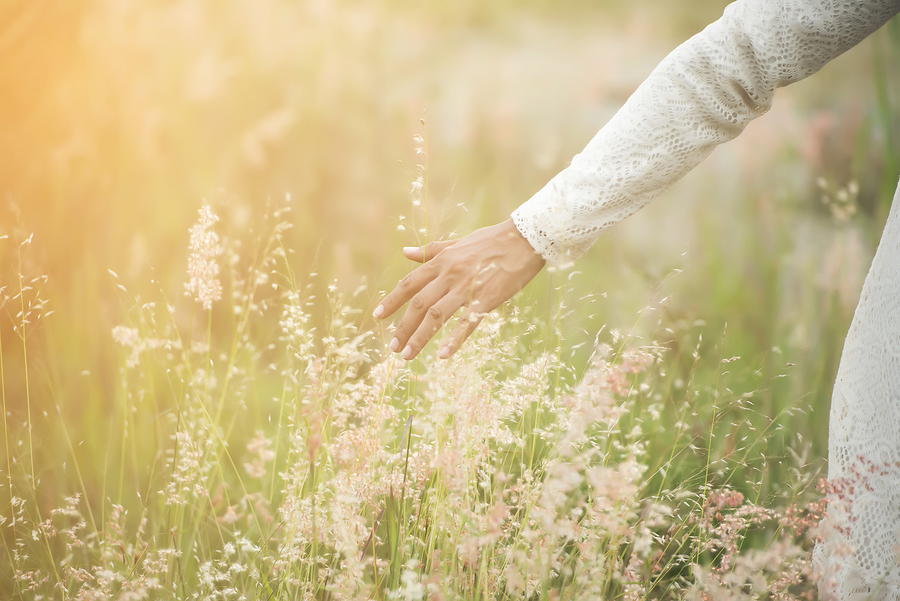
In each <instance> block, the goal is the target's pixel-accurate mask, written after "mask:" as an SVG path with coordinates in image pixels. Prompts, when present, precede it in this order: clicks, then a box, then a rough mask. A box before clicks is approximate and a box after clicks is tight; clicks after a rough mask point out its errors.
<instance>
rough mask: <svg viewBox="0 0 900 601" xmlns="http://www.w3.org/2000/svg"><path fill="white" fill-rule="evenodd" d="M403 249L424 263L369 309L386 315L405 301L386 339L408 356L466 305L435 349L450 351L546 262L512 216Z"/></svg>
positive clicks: (446, 353) (442, 354)
mask: <svg viewBox="0 0 900 601" xmlns="http://www.w3.org/2000/svg"><path fill="white" fill-rule="evenodd" d="M403 254H404V255H405V256H406V258H408V259H410V260H413V261H418V262H419V263H423V265H422V266H421V267H417V268H416V269H415V270H414V271H412V272H411V273H410V274H408V275H407V276H406V277H405V278H403V280H401V281H400V283H399V284H398V285H397V287H396V288H394V290H393V291H392V292H391V293H390V294H388V295H387V296H386V297H384V300H382V301H381V304H380V305H379V306H378V308H377V309H375V313H374V315H375V317H377V318H378V319H384V318H386V317H390V316H391V315H392V314H393V313H394V312H395V311H397V309H399V308H400V307H401V306H403V304H404V303H406V301H409V307H408V308H407V309H406V314H405V315H404V316H403V319H401V320H400V324H399V325H398V326H397V328H396V330H394V339H393V340H391V350H392V351H394V352H395V353H396V352H398V351H400V350H401V349H402V350H403V352H402V353H401V354H400V356H401V357H403V358H404V359H406V360H407V361H408V360H410V359H412V358H413V357H415V356H416V355H418V354H419V352H420V351H421V350H422V348H423V347H424V346H425V344H426V343H427V342H428V341H429V340H431V337H432V336H434V335H435V333H437V331H438V330H439V329H440V328H441V326H442V325H444V322H446V321H447V320H448V319H450V317H452V316H453V314H454V313H456V310H457V309H459V308H460V307H466V309H465V310H464V311H463V314H462V316H461V317H460V319H459V322H458V323H457V325H456V328H455V329H454V330H453V333H452V334H450V336H449V337H448V338H446V339H444V341H443V342H442V343H441V350H440V352H439V353H438V357H440V358H441V359H446V358H448V357H450V356H451V355H453V353H455V352H456V351H457V350H458V349H459V347H460V346H462V343H463V342H465V341H466V339H467V338H468V337H469V335H470V334H471V333H472V332H473V331H475V328H477V327H478V324H479V323H481V320H482V318H483V317H484V316H485V315H486V314H487V313H489V312H491V311H493V310H494V309H496V308H497V307H499V306H500V305H501V304H503V303H504V302H505V301H507V300H508V299H509V298H510V297H512V295H514V294H515V293H516V292H518V291H519V290H521V289H522V288H524V287H525V284H527V283H528V282H530V281H531V279H532V278H534V276H535V275H537V273H538V272H539V271H540V270H541V268H542V267H543V266H544V263H545V261H544V259H543V258H542V257H541V256H540V255H539V254H538V253H537V252H535V250H534V249H533V248H532V247H531V244H530V243H529V242H528V240H526V239H525V238H524V237H523V236H522V234H520V233H519V230H517V229H516V226H515V225H514V224H513V221H512V219H509V220H507V221H504V222H503V223H500V224H497V225H493V226H491V227H486V228H482V229H480V230H476V231H474V232H472V233H471V234H469V235H468V236H466V237H464V238H460V239H459V240H447V241H445V242H431V243H429V244H427V245H425V246H424V247H418V248H404V249H403Z"/></svg>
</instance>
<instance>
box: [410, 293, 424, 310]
mask: <svg viewBox="0 0 900 601" xmlns="http://www.w3.org/2000/svg"><path fill="white" fill-rule="evenodd" d="M409 306H410V307H412V308H413V309H421V308H422V307H424V306H425V299H424V298H422V295H421V294H417V295H415V296H414V297H412V300H411V301H409Z"/></svg>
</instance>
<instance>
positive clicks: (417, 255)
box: [403, 246, 424, 263]
mask: <svg viewBox="0 0 900 601" xmlns="http://www.w3.org/2000/svg"><path fill="white" fill-rule="evenodd" d="M423 254H424V253H423V252H422V247H421V246H404V247H403V256H404V257H406V258H407V259H409V260H410V261H415V262H416V263H421V262H422V256H423Z"/></svg>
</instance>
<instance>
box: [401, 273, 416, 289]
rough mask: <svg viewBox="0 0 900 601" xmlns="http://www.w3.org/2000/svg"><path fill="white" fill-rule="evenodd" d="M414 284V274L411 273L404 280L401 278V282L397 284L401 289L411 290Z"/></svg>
mask: <svg viewBox="0 0 900 601" xmlns="http://www.w3.org/2000/svg"><path fill="white" fill-rule="evenodd" d="M412 285H413V278H412V274H411V273H410V274H407V275H406V276H404V277H403V279H402V280H400V283H399V284H398V285H397V287H398V288H399V289H401V290H409V289H410V288H412Z"/></svg>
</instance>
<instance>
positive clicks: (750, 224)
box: [0, 0, 900, 458]
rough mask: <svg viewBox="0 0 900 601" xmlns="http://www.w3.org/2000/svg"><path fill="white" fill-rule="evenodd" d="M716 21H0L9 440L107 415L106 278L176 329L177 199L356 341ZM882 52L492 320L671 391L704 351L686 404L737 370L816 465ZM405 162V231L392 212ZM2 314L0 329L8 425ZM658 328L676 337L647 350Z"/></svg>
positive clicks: (344, 0)
mask: <svg viewBox="0 0 900 601" xmlns="http://www.w3.org/2000/svg"><path fill="white" fill-rule="evenodd" d="M725 4H726V3H725V2H722V1H718V0H683V1H681V2H670V1H663V0H652V1H647V2H641V3H633V2H625V1H624V0H614V1H590V0H568V1H565V2H561V1H558V0H515V1H514V0H493V1H491V2H484V1H481V0H453V1H451V0H432V1H430V2H419V1H416V2H413V1H411V0H370V1H366V2H357V1H351V0H306V1H299V2H297V1H287V0H254V1H252V2H237V1H236V2H217V1H213V0H155V1H152V2H151V1H144V2H125V1H123V0H69V1H67V2H55V1H52V0H6V1H5V2H3V3H2V4H0V195H2V200H0V235H3V234H7V235H9V238H7V239H5V240H0V253H2V254H0V256H2V262H0V286H5V287H6V290H7V294H11V291H13V292H14V291H15V289H16V287H17V286H18V280H17V277H18V274H20V273H21V274H23V275H24V276H26V277H28V278H31V277H36V276H37V275H47V276H48V279H47V283H46V285H45V286H44V288H43V290H42V292H41V294H42V295H43V296H44V297H45V298H46V299H47V300H48V303H49V304H48V309H51V310H53V311H54V313H53V314H52V315H50V316H48V317H46V319H45V320H44V327H42V328H41V327H38V328H37V329H35V330H34V331H33V333H32V334H31V336H30V338H29V340H28V345H29V347H28V348H29V352H32V349H34V352H32V355H31V356H32V359H31V361H33V362H34V365H33V371H34V373H36V374H38V375H39V377H40V382H41V386H40V387H39V390H38V394H37V395H36V396H35V401H34V402H35V403H36V404H37V409H38V411H37V412H36V413H39V411H40V410H48V411H50V410H52V408H53V406H54V405H55V404H57V403H59V404H60V405H62V406H63V407H64V409H63V410H64V411H65V412H68V413H69V414H70V415H71V419H72V420H73V421H75V422H77V421H78V420H79V419H82V420H85V422H84V424H83V427H82V428H75V430H74V431H76V432H82V434H84V433H88V434H87V435H89V432H90V424H89V420H90V419H97V418H98V417H99V416H102V414H103V411H104V410H103V408H104V407H109V405H110V404H111V403H112V402H113V400H114V398H115V394H114V392H113V391H114V389H115V379H116V372H117V369H118V368H119V367H120V366H121V363H122V351H121V350H120V349H117V348H116V347H115V345H114V343H113V340H112V337H111V335H110V332H111V329H112V327H113V326H115V325H117V324H119V323H122V322H123V321H124V320H125V319H126V314H127V311H128V309H129V307H130V306H131V303H132V302H133V299H132V298H130V297H128V296H127V295H123V294H122V293H121V291H120V290H119V289H117V287H116V284H117V282H116V280H115V279H114V278H113V277H112V276H111V275H110V274H109V272H108V270H113V271H114V272H116V273H117V274H118V275H119V278H120V282H121V283H122V284H123V285H124V286H125V287H126V288H127V289H129V290H132V289H135V290H158V291H162V292H163V293H164V295H165V296H166V298H167V299H168V300H169V302H172V303H176V299H180V300H178V301H177V302H179V303H187V301H186V300H184V299H181V295H182V291H183V286H182V284H183V282H184V279H185V275H184V273H185V265H186V255H187V248H186V247H187V230H188V227H189V226H190V225H191V224H192V223H193V222H194V220H195V219H196V215H197V210H198V208H199V207H200V205H201V202H202V199H207V200H208V201H210V202H211V203H212V204H213V207H214V208H215V210H216V211H217V212H219V213H220V214H221V215H222V216H223V221H222V224H221V225H222V231H224V232H226V234H227V235H228V236H229V237H231V238H233V239H251V240H252V239H253V236H254V235H256V234H258V233H259V232H261V231H263V230H264V229H265V227H266V220H265V219H264V215H265V214H266V213H267V212H270V211H271V210H272V209H274V208H275V207H278V206H283V205H284V204H289V205H290V206H291V208H292V214H293V221H294V223H295V227H294V228H293V229H292V230H291V231H290V232H289V233H288V234H287V240H286V241H287V244H286V246H287V247H289V248H291V249H293V251H294V254H293V255H292V256H291V262H292V265H293V266H294V269H295V271H296V273H297V274H298V276H299V277H300V278H302V279H309V275H310V274H311V273H313V272H316V273H317V274H318V277H317V278H315V279H314V280H313V287H314V288H316V289H320V290H321V289H322V288H323V287H324V286H326V285H328V284H330V283H331V282H332V281H334V280H337V284H338V286H339V288H341V289H343V290H347V291H351V290H354V289H356V288H357V287H358V286H359V285H360V283H361V282H365V283H366V284H367V288H366V291H365V293H364V294H363V295H362V299H361V300H360V301H359V306H360V308H362V309H365V311H363V312H362V315H363V317H361V321H362V322H363V323H362V327H364V328H371V327H374V325H373V323H372V320H371V319H370V318H368V317H367V316H368V313H369V311H370V310H371V309H372V308H373V307H374V305H375V304H376V299H377V298H378V296H379V293H380V291H386V290H389V289H390V288H391V287H392V286H393V284H394V283H395V282H396V281H397V279H398V278H399V277H401V276H402V275H403V274H404V273H405V272H406V271H407V270H408V269H409V266H408V265H407V264H405V263H404V260H403V258H402V256H401V254H400V247H402V246H408V245H416V244H419V243H421V242H423V241H424V240H426V239H436V238H440V237H446V236H451V235H453V233H454V232H455V233H456V234H463V233H465V232H468V231H470V230H471V229H473V228H476V227H481V226H484V225H489V224H492V223H495V222H498V221H500V220H503V219H505V218H506V217H507V216H508V215H509V213H510V212H511V211H512V210H513V209H514V208H515V207H516V206H517V205H518V204H520V203H521V202H524V201H525V200H527V199H528V198H529V197H530V196H531V195H532V194H533V193H534V192H536V191H537V190H538V189H540V187H542V186H543V184H544V183H546V181H547V180H549V179H550V178H551V177H552V176H553V175H554V174H555V173H556V172H558V171H559V170H560V169H562V168H563V167H565V165H566V164H567V163H568V161H569V160H570V158H571V157H572V156H573V155H574V154H575V153H577V152H578V151H579V150H580V149H581V148H582V147H583V146H584V144H585V143H586V142H587V141H588V140H589V139H590V138H591V137H592V136H593V134H594V133H595V132H596V131H597V129H598V128H599V127H600V126H602V124H603V123H604V122H605V121H606V120H607V119H608V118H609V117H610V116H611V115H612V114H613V113H614V112H615V110H616V109H617V107H618V106H620V105H621V104H622V102H623V101H624V100H625V99H626V98H627V97H628V96H629V94H630V93H631V92H633V90H634V89H635V88H636V87H637V85H638V84H639V83H640V82H641V81H642V79H643V78H644V77H645V76H646V75H647V74H648V73H649V72H650V70H651V69H652V68H653V67H654V66H655V65H656V63H657V62H658V61H659V60H660V59H662V58H663V57H664V56H665V55H666V54H667V53H668V52H669V51H670V50H671V49H672V48H674V47H675V46H676V45H677V44H678V43H679V42H680V41H682V40H684V39H686V38H687V37H688V36H690V35H692V34H693V33H696V32H697V31H699V30H700V29H701V28H702V27H703V26H704V25H705V24H707V23H709V22H711V21H713V20H714V19H716V18H717V17H718V16H719V15H720V14H721V11H722V9H723V8H724V6H725ZM898 30H900V27H898V23H897V22H896V20H895V21H894V22H892V23H891V24H889V25H888V26H887V27H886V28H884V29H883V30H882V31H880V32H878V33H877V34H876V35H875V36H873V37H872V38H871V39H869V40H867V41H866V42H864V43H863V44H861V45H860V47H858V48H856V49H854V50H853V51H851V52H849V53H847V54H846V55H845V56H843V57H841V58H839V59H837V60H835V61H834V62H833V63H832V64H830V65H829V66H827V67H826V68H825V69H824V70H823V71H822V72H821V73H820V74H818V75H816V76H815V77H813V78H810V79H809V80H807V81H804V82H801V83H799V84H796V85H794V86H792V87H790V88H787V89H784V90H781V91H780V92H779V94H778V95H777V97H776V103H775V108H774V109H773V110H772V111H771V113H770V114H769V115H767V116H766V117H765V118H763V119H760V120H758V121H757V122H755V123H753V124H751V126H750V127H749V128H748V130H747V131H746V132H745V133H744V134H743V135H742V136H741V137H740V138H739V139H738V140H736V141H735V142H733V143H731V144H728V145H727V146H725V147H722V148H720V149H718V150H717V151H716V152H715V153H714V154H713V156H712V157H711V158H710V159H709V160H708V161H707V162H706V163H705V164H704V165H702V166H701V167H700V168H698V169H697V170H695V171H694V172H693V173H692V174H690V175H689V176H688V177H687V178H686V179H685V180H684V181H682V182H680V183H678V184H677V185H676V186H675V187H674V188H673V189H672V190H671V191H669V192H668V193H667V194H666V195H665V196H664V197H663V198H662V199H660V200H659V201H657V202H656V203H655V204H654V205H652V206H651V207H650V208H648V209H647V210H645V211H643V212H642V213H640V214H638V215H636V216H634V217H633V218H631V219H629V220H628V221H627V222H626V223H623V224H622V225H621V226H620V227H618V228H616V230H615V231H614V232H612V233H611V234H610V235H607V236H605V237H604V238H603V239H601V241H600V242H599V243H598V244H597V245H596V246H595V247H594V248H593V249H592V250H591V251H590V253H589V254H588V255H587V256H585V257H584V258H583V259H582V260H581V261H580V262H579V263H578V264H577V265H576V266H575V271H571V272H553V271H547V272H545V273H543V274H542V275H541V276H539V278H538V279H537V280H536V281H535V282H534V283H533V284H532V285H531V286H529V288H528V289H527V290H526V291H525V292H524V293H523V294H522V295H520V297H519V299H518V302H519V303H520V304H521V305H522V306H524V307H530V308H532V310H533V311H534V315H535V316H536V318H537V319H540V320H544V321H545V322H548V323H552V324H555V325H554V327H555V328H556V330H557V334H558V335H559V336H560V337H561V338H562V339H563V340H564V341H565V344H566V346H567V348H569V349H571V357H572V358H571V361H572V362H574V363H575V364H576V365H577V366H580V365H582V364H583V363H584V361H585V358H586V356H587V354H588V352H589V349H590V344H584V343H585V342H589V341H591V340H593V338H594V335H595V333H596V332H597V331H598V330H599V329H600V327H601V325H603V324H608V325H609V326H610V327H612V328H617V329H620V330H624V331H627V332H637V333H639V334H641V335H643V336H644V337H645V339H646V340H647V341H650V340H651V339H656V340H659V341H662V342H664V343H666V344H667V345H669V346H671V347H672V349H673V350H674V351H675V353H676V354H675V355H674V356H675V357H676V358H677V357H680V358H681V359H679V360H678V361H681V363H679V362H678V361H676V362H675V364H674V365H673V366H672V371H673V373H674V374H675V375H677V374H678V373H679V371H684V372H685V373H687V372H688V371H689V370H690V365H692V364H693V359H692V358H691V352H692V351H693V349H694V347H695V346H696V342H697V338H698V336H699V335H700V334H702V337H703V341H704V342H703V343H702V345H701V347H700V349H701V353H700V354H701V362H700V366H699V367H698V371H697V374H698V376H697V377H698V378H700V379H701V380H702V381H704V382H706V383H707V385H708V387H710V388H711V387H713V386H716V387H718V386H719V384H718V380H717V374H718V369H719V364H718V359H719V358H721V357H725V356H740V357H741V360H740V361H739V362H735V363H734V364H730V368H731V371H732V374H730V375H729V376H728V380H727V382H725V384H723V386H725V385H727V386H728V387H729V388H730V389H731V390H734V391H735V393H736V394H740V393H744V392H753V395H752V407H753V410H754V411H755V412H757V413H758V415H759V416H761V417H760V419H762V420H767V421H766V423H768V424H770V425H771V424H772V422H771V420H772V419H776V420H777V424H776V425H778V426H780V427H783V428H784V431H785V432H786V433H790V434H785V435H784V437H789V436H790V437H794V436H800V437H803V439H804V440H806V441H808V442H809V443H810V444H811V445H812V455H811V456H812V457H813V458H821V457H823V456H824V455H825V452H826V448H827V446H826V445H827V413H828V406H829V395H830V390H831V385H832V382H833V378H834V373H835V371H836V368H837V362H838V360H839V357H840V350H841V344H842V341H843V337H844V335H845V333H846V330H847V327H848V325H849V321H850V318H851V317H852V312H853V309H854V307H855V304H856V300H857V298H858V293H859V289H860V287H861V285H862V281H863V278H864V276H865V272H866V270H867V268H868V264H869V261H870V258H871V256H872V255H873V253H874V249H875V246H876V244H877V241H878V237H879V235H880V231H881V226H882V224H883V222H884V219H885V218H886V215H887V210H888V207H889V204H890V198H891V194H892V191H893V188H894V184H895V182H896V180H897V177H898V172H900V157H898V151H897V148H898V147H897V144H896V141H897V140H898V139H900V108H898V107H900V73H898V71H897V70H896V68H894V67H893V66H894V65H896V64H897V61H898V60H900V33H898ZM426 107H427V109H426ZM420 119H424V124H423V123H422V122H420ZM416 134H420V135H423V136H425V138H426V143H427V150H428V152H427V159H428V165H427V166H428V202H427V215H426V211H425V207H422V208H420V209H414V208H413V207H412V206H411V204H410V198H409V188H410V183H411V182H412V181H413V180H414V179H415V165H416V162H417V157H416V155H415V154H414V148H415V145H414V142H413V136H414V135H416ZM288 196H289V198H290V200H286V199H287V198H288ZM851 207H852V208H851ZM420 230H421V231H420ZM31 234H33V235H34V238H33V242H32V244H30V245H27V246H22V247H20V246H18V242H20V241H22V240H25V239H27V238H28V236H30V235H31ZM20 249H21V251H20ZM248 251H249V249H248ZM151 281H152V282H153V283H152V285H151ZM664 297H666V298H667V300H665V301H662V299H663V298H664ZM650 305H654V306H659V307H660V308H659V309H657V310H654V311H649V312H648V311H643V309H645V308H646V307H648V306H650ZM17 310H18V309H17V308H15V306H14V305H12V304H9V303H8V304H7V306H6V307H5V309H4V312H5V314H4V316H3V318H2V320H0V334H2V340H3V346H2V352H3V360H4V364H5V372H6V385H7V391H8V403H9V411H10V412H11V413H10V414H11V415H13V416H14V417H15V416H20V415H21V414H22V413H23V412H24V408H23V406H22V403H23V402H24V401H23V400H22V398H23V396H22V394H21V391H22V389H23V387H24V382H23V376H22V374H23V369H22V363H23V361H24V358H23V353H22V347H21V345H18V346H17V345H16V344H13V341H15V333H14V332H13V329H12V328H13V322H14V321H15V319H14V317H15V312H16V311H17ZM216 310H217V311H225V310H227V309H225V308H218V309H216ZM657 317H658V318H657ZM276 318H277V316H273V318H272V319H273V320H274V319H276ZM48 323H49V324H51V325H50V326H48V325H47V324H48ZM726 323H727V334H726V335H725V336H724V338H723V331H724V330H725V328H726V325H725V324H726ZM273 324H274V321H273ZM676 325H677V326H679V327H680V329H679V328H674V329H675V331H677V332H683V331H689V332H690V335H689V336H688V335H686V334H685V335H683V336H682V335H681V334H669V333H667V331H666V328H667V327H670V326H676ZM273 329H274V325H273ZM214 335H215V332H214ZM260 336H261V337H262V338H264V337H265V332H263V333H261V334H260ZM717 346H718V347H720V348H715V347H717ZM721 347H724V348H721ZM785 374H786V375H787V377H782V376H783V375H785ZM700 388H702V386H701V387H700ZM673 399H675V400H677V399H678V397H677V395H675V396H673ZM86 408H90V409H91V411H89V412H88V411H86ZM790 408H800V409H802V410H803V411H804V412H805V413H797V414H795V415H794V416H793V417H792V416H791V415H788V414H787V413H785V411H786V410H788V409H790ZM79 416H80V417H79ZM13 421H14V422H15V420H13ZM19 421H21V420H19ZM731 435H732V436H734V435H736V434H735V433H731ZM43 436H44V437H45V440H48V439H49V437H50V436H51V433H50V432H46V433H44V434H43ZM773 440H776V441H777V439H773ZM782 442H783V441H782ZM773 444H774V443H773ZM38 449H40V446H39V445H38ZM38 452H40V450H39V451H38ZM47 452H48V453H49V451H47ZM773 452H774V453H775V455H776V456H777V454H778V452H783V449H782V450H781V451H778V450H777V449H776V450H775V451H773ZM48 458H49V454H48Z"/></svg>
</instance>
